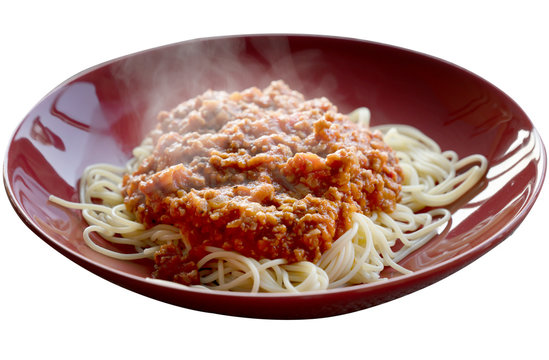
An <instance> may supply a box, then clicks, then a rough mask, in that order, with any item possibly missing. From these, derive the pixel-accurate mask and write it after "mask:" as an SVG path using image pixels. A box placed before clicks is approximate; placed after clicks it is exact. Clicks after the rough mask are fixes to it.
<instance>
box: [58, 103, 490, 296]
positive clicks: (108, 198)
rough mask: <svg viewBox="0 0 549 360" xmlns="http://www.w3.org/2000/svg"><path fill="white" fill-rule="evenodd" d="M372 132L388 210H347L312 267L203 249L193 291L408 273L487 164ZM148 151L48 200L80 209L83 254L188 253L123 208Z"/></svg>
mask: <svg viewBox="0 0 549 360" xmlns="http://www.w3.org/2000/svg"><path fill="white" fill-rule="evenodd" d="M348 118H349V120H350V121H352V122H355V123H358V124H359V125H361V126H362V127H365V128H369V120H370V112H369V110H368V109H366V108H361V109H357V110H356V111H354V112H353V113H351V114H350V115H349V117H348ZM372 130H378V131H380V132H381V133H382V134H383V135H382V139H383V141H384V142H385V144H387V145H388V146H389V147H390V148H391V149H392V150H393V151H394V152H395V154H396V157H397V158H398V165H399V166H400V168H401V169H402V185H401V190H400V197H399V201H398V203H396V204H395V206H394V209H393V210H392V211H384V210H383V209H381V208H374V209H373V210H372V211H371V212H370V213H368V214H362V213H360V212H358V211H356V212H353V213H352V214H351V216H350V219H349V220H350V226H349V228H348V229H347V230H346V231H345V232H343V233H342V234H341V235H340V236H339V237H337V239H336V240H335V241H333V243H331V245H330V246H329V248H328V249H327V250H326V251H323V252H322V253H321V254H320V256H319V257H318V259H315V261H310V260H308V259H303V260H301V261H289V259H288V258H284V257H280V258H265V257H263V258H259V259H256V258H254V257H251V256H246V255H244V254H242V253H239V252H238V251H234V250H227V249H224V248H222V247H219V246H212V245H207V244H206V246H204V248H203V249H202V252H203V256H202V257H200V259H199V260H198V261H197V263H196V264H195V265H196V269H197V273H196V275H197V277H198V279H199V282H200V284H199V285H193V286H200V287H205V288H208V289H212V290H230V291H246V292H305V291H313V290H325V289H331V288H338V287H344V286H350V285H355V284H363V283H370V282H374V281H378V280H380V278H381V277H380V273H381V271H382V270H383V269H384V268H385V267H387V266H389V267H392V268H393V269H395V270H396V271H398V272H400V273H402V274H407V273H409V272H410V271H409V270H408V269H405V268H404V267H402V266H400V265H399V264H398V263H399V261H401V260H402V259H403V258H404V257H406V256H407V255H408V254H410V253H412V252H413V251H415V250H417V249H418V248H420V247H421V246H423V245H424V244H426V243H427V242H428V241H429V240H431V239H432V238H433V237H434V236H436V235H437V231H438V230H439V229H440V228H441V227H442V226H444V225H445V224H447V223H448V221H449V219H450V216H451V214H450V212H449V211H448V210H447V209H444V208H443V207H444V206H446V205H449V204H451V203H452V202H454V201H456V200H457V199H458V198H460V197H461V196H463V195H464V194H465V193H466V192H468V191H469V190H470V189H471V188H472V187H473V186H474V185H475V184H476V183H477V182H478V181H479V180H480V179H481V178H482V177H483V176H484V174H485V172H486V169H487V160H486V159H485V158H484V157H483V156H481V155H471V156H468V157H465V158H463V159H459V157H458V156H457V154H456V153H455V152H453V151H444V152H443V151H441V149H440V147H439V146H438V145H437V144H436V143H435V142H434V141H433V140H432V139H430V138H428V137H427V136H426V135H424V134H423V133H421V132H420V131H419V130H417V129H415V128H412V127H409V126H403V125H394V126H393V125H384V126H381V127H377V128H372ZM153 151H154V140H153V139H151V138H150V137H149V138H147V139H145V140H144V142H143V143H142V144H141V145H140V146H138V147H137V148H135V149H134V151H133V155H134V157H133V158H132V159H131V160H130V161H129V162H128V164H127V165H126V167H125V168H121V167H115V166H112V165H108V164H96V165H92V166H90V167H88V168H87V169H86V170H85V171H84V174H83V176H82V178H81V181H80V203H72V202H67V201H65V200H62V199H60V198H57V197H55V196H51V197H50V200H51V201H52V202H54V203H57V204H59V205H61V206H64V207H67V208H72V209H78V210H81V211H82V215H83V217H84V219H85V221H86V222H87V223H88V227H87V228H86V229H85V230H84V233H83V237H84V241H85V242H86V244H87V245H88V246H89V247H90V248H92V249H94V250H95V251H97V252H100V253H102V254H104V255H107V256H110V257H114V258H117V259H122V260H134V259H141V258H150V259H153V258H154V257H155V254H158V253H159V252H161V251H163V249H165V246H166V245H167V244H177V245H178V247H177V248H178V249H183V250H182V251H183V252H189V251H191V250H192V249H193V244H192V241H191V240H192V239H189V236H188V235H187V234H185V233H184V232H182V231H181V229H180V227H176V226H174V225H168V224H157V225H154V226H146V225H145V224H143V222H140V221H138V219H137V217H136V214H135V212H132V211H129V210H128V206H127V204H125V196H124V190H123V189H124V187H123V183H124V177H125V176H127V174H133V173H136V171H137V170H138V169H139V167H140V166H143V165H142V164H143V162H146V159H148V158H149V157H150V155H151V154H152V153H153ZM126 195H127V194H126ZM425 208H430V210H428V211H425ZM94 233H95V234H97V235H100V236H101V237H103V238H104V239H106V240H108V241H109V242H111V243H113V244H124V245H132V246H133V247H134V248H135V252H134V253H130V254H127V253H122V252H119V251H113V250H109V249H106V248H104V247H101V246H99V245H97V243H96V242H95V241H94V239H93V237H94V235H93V234H94ZM189 273H190V272H189ZM183 280H185V279H183ZM152 281H164V280H158V279H153V280H152ZM178 286H179V285H178Z"/></svg>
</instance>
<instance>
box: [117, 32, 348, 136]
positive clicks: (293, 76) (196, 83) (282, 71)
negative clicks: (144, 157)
mask: <svg viewBox="0 0 549 360" xmlns="http://www.w3.org/2000/svg"><path fill="white" fill-rule="evenodd" d="M323 56H326V55H325V54H323V53H322V51H321V50H319V49H314V48H307V47H306V46H305V47H303V49H301V50H296V49H292V48H291V44H290V41H289V39H288V38H287V37H285V36H260V37H253V36H252V37H228V38H212V39H198V40H192V41H188V42H183V43H179V44H174V45H168V46H165V47H161V48H158V49H153V50H149V51H145V52H142V53H138V54H134V55H131V56H128V57H126V58H123V59H122V60H121V61H119V62H117V63H115V64H114V65H113V66H112V67H111V73H112V77H113V82H114V85H115V88H116V91H118V92H119V94H120V97H121V99H122V103H123V104H124V106H126V107H127V109H128V111H130V112H132V116H131V117H133V118H134V119H135V123H134V126H135V125H137V124H139V126H140V127H141V128H140V129H139V131H137V133H139V134H141V137H144V135H145V134H146V133H147V132H148V131H149V130H150V129H152V128H153V127H154V125H155V124H156V116H157V114H158V113H159V112H160V111H161V110H168V111H169V110H171V109H173V108H174V107H176V106H177V105H178V104H179V103H181V102H183V101H185V100H188V99H190V98H194V97H196V96H197V95H200V94H202V93H203V92H205V91H206V90H208V89H212V90H225V91H228V92H231V91H240V90H243V89H246V88H249V87H251V86H257V87H259V88H264V87H266V86H267V85H268V84H269V83H270V82H271V81H273V80H279V79H280V80H284V81H285V82H286V83H287V84H288V85H289V86H290V87H291V88H292V89H295V90H298V91H300V92H302V93H304V95H305V97H306V98H312V97H320V96H326V94H329V93H332V92H333V91H334V90H335V89H336V88H337V86H338V82H337V79H336V77H335V76H334V75H332V73H331V72H330V71H329V70H330V69H326V61H325V60H322V57H323ZM136 145H137V144H136Z"/></svg>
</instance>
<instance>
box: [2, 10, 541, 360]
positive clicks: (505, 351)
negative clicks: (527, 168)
mask: <svg viewBox="0 0 549 360" xmlns="http://www.w3.org/2000/svg"><path fill="white" fill-rule="evenodd" d="M179 3H184V1H181V2H177V3H176V2H174V3H168V2H163V1H148V2H139V1H134V2H131V3H130V2H128V3H124V2H115V1H88V2H77V1H71V2H69V1H66V2H60V1H43V2H38V1H36V2H28V1H17V2H16V1H4V2H2V5H0V39H1V50H0V51H1V56H0V110H1V115H0V116H1V120H0V126H1V130H0V148H1V149H2V151H3V152H5V150H6V149H7V145H8V142H9V140H10V137H11V134H12V132H13V131H14V130H15V128H16V126H17V124H18V123H19V121H20V120H21V119H23V117H24V116H25V115H26V113H27V112H28V111H29V110H30V109H31V108H32V107H33V106H34V105H35V104H36V103H37V102H38V101H39V100H40V99H41V98H42V96H44V95H45V94H46V93H47V92H49V91H50V90H51V89H53V88H54V87H55V86H57V85H58V84H59V83H61V82H62V81H64V80H65V79H66V78H68V77H70V76H72V75H74V74H76V73H78V72H80V71H81V70H84V69H86V68H88V67H90V66H93V65H96V64H97V63H100V62H104V61H107V60H110V59H112V58H115V57H118V56H122V55H125V54H128V53H132V52H135V51H139V50H144V49H148V48H151V47H156V46H159V45H163V44H168V43H172V42H177V41H182V40H186V39H192V38H197V37H206V36H214V35H225V34H242V33H272V32H286V33H288V32H289V33H310V34H329V35H339V36H349V37H356V38H362V39H367V40H374V41H378V42H383V43H388V44H392V45H397V46H401V47H405V48H409V49H413V50H417V51H420V52H424V53H428V54H431V55H434V56H437V57H440V58H443V59H446V60H448V61H450V62H453V63H455V64H458V65H460V66H462V67H465V68H467V69H469V70H471V71H473V72H474V73H476V74H478V75H480V76H482V77H483V78H485V79H487V80H488V81H490V82H492V83H493V84H495V85H496V86H497V87H499V88H500V89H502V90H503V91H504V92H506V93H507V94H508V95H510V96H511V97H512V98H513V99H514V100H515V101H516V102H517V103H518V104H519V105H520V106H521V107H522V108H523V109H524V110H525V112H526V113H527V114H528V116H529V117H530V118H531V119H532V121H533V123H534V124H535V126H536V127H537V128H538V129H539V131H540V133H541V136H542V138H544V139H545V140H546V141H549V109H548V106H547V104H548V102H549V91H548V83H549V72H548V70H547V69H548V64H549V52H548V47H549V45H548V43H549V41H548V34H549V26H548V23H549V22H548V20H547V12H546V11H544V8H543V7H542V6H541V5H537V4H542V1H540V2H539V3H535V2H529V1H514V2H502V1H497V2H495V1H494V2H492V3H490V2H481V1H478V2H477V1H475V2H473V1H456V2H452V4H451V5H443V3H444V4H447V2H440V3H439V2H431V3H428V2H423V1H410V2H398V1H396V2H395V1H391V2H385V3H386V4H387V5H381V3H384V2H383V1H375V2H360V1H343V0H337V1H336V0H333V1H330V2H324V1H317V2H314V5H313V3H312V2H311V3H310V4H305V2H303V4H301V3H299V2H298V1H297V0H294V1H267V2H264V4H262V3H261V2H260V1H249V2H242V1H235V0H233V1H224V2H222V1H211V0H204V1H200V2H199V1H193V2H188V4H185V5H176V4H179ZM359 3H361V4H362V5H358V4H359ZM76 4H83V5H76ZM3 156H4V155H3ZM548 191H549V190H548V189H546V188H545V189H543V191H542V193H541V195H540V197H539V199H538V201H537V203H536V204H535V206H534V208H533V209H532V211H531V213H530V215H529V216H528V217H527V218H526V220H525V221H524V222H523V224H522V225H521V226H520V227H519V228H518V230H517V231H516V232H515V233H514V234H513V235H512V236H511V237H510V238H508V239H507V240H505V241H504V242H503V243H502V244H501V245H499V246H498V247H496V248H495V249H494V250H492V251H491V252H489V253H488V254H486V255H485V256H483V257H482V258H480V259H479V260H477V261H476V262H474V263H473V264H472V265H470V266H468V267H467V268H465V269H463V270H462V271H459V272H457V273H456V274H454V275H452V276H450V277H448V278H446V279H445V280H443V281H441V282H439V283H437V284H435V285H432V286H430V287H428V288H426V289H423V290H420V291H418V292H416V293H414V294H411V295H408V296H405V297H403V298H400V299H398V300H395V301H392V302H390V303H386V304H383V305H380V306H377V307H375V308H371V309H368V310H364V311H360V312H356V313H352V314H347V315H343V316H338V317H332V318H327V319H317V320H304V321H268V320H256V319H244V318H234V317H228V316H222V315H215V314H208V313H201V312H197V311H192V310H187V309H183V308H178V307H175V306H172V305H167V304H164V303H161V302H158V301H155V300H151V299H149V298H146V297H144V296H141V295H138V294H135V293H132V292H130V291H128V290H125V289H123V288H121V287H118V286H116V285H113V284H111V283H109V282H107V281H106V280H103V279H102V278H99V277H97V276H95V275H93V274H92V273H90V272H88V271H86V270H84V269H82V268H80V267H79V266H77V265H76V264H74V263H72V262H71V261H69V260H67V259H66V258H64V257H63V256H62V255H60V254H59V253H57V252H56V251H55V250H53V249H52V248H50V247H49V246H48V245H46V244H45V243H44V242H43V241H42V240H40V239H39V238H38V237H37V236H35V235H34V234H33V233H32V232H31V231H30V230H28V229H27V228H26V227H25V226H24V224H23V223H22V222H21V221H20V220H19V218H18V217H17V216H16V215H15V212H14V211H13V210H12V209H11V206H10V204H9V202H8V199H7V198H6V194H5V192H4V191H2V192H1V194H0V211H1V217H0V219H1V222H2V228H3V229H4V232H3V235H2V236H1V238H0V241H1V242H2V250H3V251H2V256H1V260H0V279H1V287H0V289H1V290H0V292H1V295H0V303H1V306H0V332H1V335H0V358H2V359H23V358H56V359H80V358H99V357H101V358H114V357H115V356H118V357H121V356H123V357H124V358H130V357H131V358H152V357H154V358H160V355H163V356H169V357H170V358H171V357H172V356H177V358H183V357H187V358H188V357H191V356H192V357H193V358H195V357H196V358H198V357H200V358H208V359H212V358H221V357H225V356H229V357H230V358H232V357H234V356H236V355H238V354H240V355H242V356H244V357H252V356H253V357H254V358H267V359H269V358H280V357H281V356H283V357H288V356H291V357H292V358H294V357H298V356H300V357H306V358H328V357H331V358H333V357H336V358H339V359H343V358H347V357H350V356H352V355H355V356H359V357H360V358H363V359H368V358H377V357H384V358H397V357H400V358H424V359H431V358H445V359H453V358H464V357H466V356H470V357H471V358H480V357H481V356H490V358H498V357H500V356H503V355H505V356H509V357H511V356H513V357H515V358H516V357H518V356H520V357H521V358H546V356H547V355H548V352H549V351H548V348H547V341H548V340H547V335H548V333H549V331H548V326H547V322H548V321H549V296H548V295H547V293H548V292H547V289H548V287H549V286H548V284H549V281H548V279H547V278H548V275H549V271H548V270H547V269H548V267H547V266H546V264H545V262H546V261H547V254H548V253H549V245H548V241H549V239H547V231H546V228H545V226H546V224H547V221H548V217H547V214H548V210H549V206H548V199H549V195H548ZM6 231H7V232H6ZM21 258H23V259H24V260H21ZM157 355H158V357H157Z"/></svg>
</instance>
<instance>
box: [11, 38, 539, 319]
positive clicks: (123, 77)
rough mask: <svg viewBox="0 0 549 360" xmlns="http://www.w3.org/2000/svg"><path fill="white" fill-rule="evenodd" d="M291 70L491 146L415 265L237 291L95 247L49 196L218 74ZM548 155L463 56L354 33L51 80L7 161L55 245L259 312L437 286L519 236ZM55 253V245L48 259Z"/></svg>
mask: <svg viewBox="0 0 549 360" xmlns="http://www.w3.org/2000/svg"><path fill="white" fill-rule="evenodd" d="M276 79H283V80H285V81H286V82H287V83H288V84H289V85H290V87H292V88H294V89H296V90H298V91H300V92H302V93H304V95H305V97H306V98H312V97H318V96H326V97H328V98H329V99H330V100H331V101H332V102H333V103H334V104H336V105H338V107H339V110H340V111H341V112H349V111H351V110H352V109H354V108H357V107H360V106H367V107H369V108H370V110H371V111H372V123H373V125H376V124H385V123H400V124H409V125H413V126H415V127H417V128H419V129H421V130H422V131H423V132H425V133H426V134H427V135H429V136H431V137H432V138H433V139H434V140H436V141H437V142H438V143H439V144H440V145H441V147H442V148H443V150H449V149H452V150H455V151H456V152H457V153H458V154H459V155H460V156H466V155H469V154H472V153H481V154H483V155H484V156H486V157H487V159H488V161H489V170H488V173H487V176H486V179H485V180H484V181H482V183H480V184H479V185H478V186H477V188H475V190H474V191H473V192H472V193H471V194H470V195H467V196H466V197H465V198H463V199H460V200H459V201H458V202H456V203H455V204H452V205H451V206H450V209H451V210H452V212H453V218H452V220H451V223H450V225H449V226H447V227H446V228H445V229H444V230H443V231H441V234H440V235H439V236H437V237H436V238H434V239H433V240H432V241H431V242H430V243H428V244H427V245H426V246H425V247H423V248H422V249H420V250H419V251H417V252H416V253H414V254H412V255H410V256H409V257H408V258H406V259H404V260H403V261H402V262H401V264H402V265H404V266H405V267H407V268H409V269H411V270H414V273H412V274H410V275H406V276H394V274H393V273H392V272H391V271H386V273H385V274H386V275H387V276H388V277H389V280H387V281H383V282H378V283H374V284H368V285H359V286H354V287H349V288H344V289H336V290H329V291H325V292H314V293H307V294H297V295H287V294H239V293H224V292H211V291H204V290H196V289H182V288H177V287H170V286H164V285H159V284H156V283H151V282H147V281H145V277H146V276H147V275H148V274H150V272H151V269H152V264H151V263H150V262H148V261H136V262H128V261H121V260H116V259H111V258H109V257H106V256H103V255H101V254H98V253H95V252H94V251H92V250H91V249H89V248H88V247H87V246H86V245H85V244H84V242H83V239H82V230H83V228H84V227H85V225H86V224H85V222H84V221H83V220H82V217H81V216H80V214H79V212H77V211H73V210H67V209H63V208H60V207H59V206H56V205H54V204H51V203H49V202H48V196H49V195H50V194H54V195H57V196H59V197H62V198H64V199H67V200H72V201H78V193H77V185H78V180H79V178H80V175H81V174H82V171H83V169H84V168H85V167H86V166H88V165H90V164H93V163H97V162H107V163H112V164H118V165H122V164H124V163H125V162H126V161H127V160H128V159H129V158H130V156H131V150H132V148H133V147H134V146H136V145H137V144H138V143H139V142H140V141H141V139H142V138H143V137H144V135H145V134H146V133H147V132H148V130H149V129H150V128H152V127H153V126H154V123H155V116H156V113H158V111H160V110H168V109H171V108H172V107H174V106H175V105H177V104H178V103H179V102H181V101H183V100H186V99H188V98H191V97H194V96H196V95H198V94H201V93H202V92H204V91H205V90H207V89H209V88H213V89H219V90H228V91H231V90H242V89H244V88H247V87H250V86H258V87H260V88H263V87H265V86H267V85H268V84H269V82H270V81H271V80H276ZM545 169H546V155H545V149H544V147H543V143H542V141H541V139H540V137H539V135H538V133H537V131H536V130H535V128H534V127H533V125H532V123H531V121H530V120H529V119H528V117H527V116H526V115H525V114H524V112H523V111H522V110H521V109H520V107H519V106H518V105H517V104H516V103H515V102H514V101H513V100H511V99H510V98H509V97H508V96H507V95H505V94H504V93H502V92H501V91H500V90H498V89H497V88H495V87H494V86H492V85H491V84H489V83H488V82H486V81H485V80H483V79H481V78H479V77H478V76H476V75H474V74H472V73H470V72H468V71H466V70H464V69H461V68H459V67H457V66H455V65H452V64H449V63H447V62H444V61H442V60H440V59H436V58H433V57H430V56H427V55H424V54H419V53H416V52H412V51H409V50H404V49H400V48H395V47H391V46H387V45H382V44H377V43H371V42H366V41H359V40H353V39H343V38H331V37H318V36H286V35H267V36H262V35H259V36H236V37H223V38H210V39H199V40H193V41H187V42H183V43H178V44H173V45H169V46H164V47H160V48H156V49H152V50H147V51H144V52H140V53H137V54H133V55H129V56H126V57H123V58H120V59H116V60H113V61H110V62H108V63H105V64H101V65H98V66H96V67H94V68H92V69H89V70H86V71H84V72H82V73H80V74H78V75H77V76H75V77H73V78H71V79H69V80H67V81H65V82H64V83H63V84H61V85H60V86H58V87H57V88H56V89H54V90H53V91H52V92H51V93H49V94H48V95H47V96H46V97H45V98H44V99H43V100H42V101H41V102H40V103H39V104H37V105H36V106H35V108H34V109H32V110H31V111H30V113H29V114H28V115H27V117H26V118H25V119H24V120H23V121H22V123H21V124H20V126H19V127H18V128H17V129H16V131H15V133H14V136H13V138H12V141H11V144H10V146H9V148H8V152H7V154H6V158H5V162H4V183H5V187H6V191H7V193H8V196H9V198H10V200H11V202H12V205H13V207H14V209H15V210H16V211H17V213H18V214H19V216H20V217H21V219H22V220H23V221H24V222H25V223H26V224H27V225H28V226H29V228H30V229H31V230H33V231H34V232H35V233H36V234H37V235H38V236H40V237H41V238H42V239H44V240H45V241H46V242H47V243H48V244H50V245H51V246H52V247H54V248H55V249H56V250H58V251H59V252H61V253H62V254H64V255H65V256H67V257H68V258H70V259H71V260H73V261H74V262H76V263H78V264H79V265H81V266H83V267H85V268H86V269H88V270H90V271H92V272H94V273H95V274H97V275H99V276H102V277H104V278H106V279H108V280H110V281H112V282H114V283H116V284H119V285H121V286H124V287H126V288H128V289H130V290H133V291H136V292H138V293H141V294H144V295H147V296H150V297H152V298H155V299H158V300H161V301H165V302H168V303H172V304H175V305H179V306H184V307H187V308H191V309H197V310H202V311H209V312H216V313H223V314H229V315H237V316H247V317H260V318H312V317H324V316H332V315H337V314H342V313H347V312H351V311H356V310H360V309H364V308H367V307H370V306H374V305H377V304H380V303H383V302H386V301H389V300H392V299H395V298H398V297H400V296H403V295H406V294H408V293H411V292H413V291H415V290H418V289H421V288H423V287H425V286H428V285H430V284H432V283H434V282H436V281H438V280H440V279H442V278H444V277H446V276H448V275H449V274H451V273H453V272H455V271H457V270H459V269H460V268H462V267H464V266H466V265H467V264H469V263H470V262H472V261H474V260H475V259H477V258H478V257H480V256H481V255H483V254H484V253H486V252H487V251H489V250H490V249H492V248H493V247H494V246H496V245H497V244H498V243H500V242H501V241H503V240H504V239H505V238H506V237H507V236H509V235H510V234H511V233H512V232H513V231H514V230H515V229H516V227H517V226H518V225H519V224H520V223H521V222H522V220H523V219H524V217H525V216H526V215H527V213H528V212H529V210H530V208H531V207H532V205H533V203H534V201H535V199H536V198H537V196H538V194H539V191H540V189H541V185H542V183H543V179H544V176H545ZM44 263H47V259H44Z"/></svg>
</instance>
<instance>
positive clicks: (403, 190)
mask: <svg viewBox="0 0 549 360" xmlns="http://www.w3.org/2000/svg"><path fill="white" fill-rule="evenodd" d="M369 121H370V113H369V110H368V109H366V108H360V109H357V110H355V111H354V112H353V113H351V114H349V115H345V114H341V113H339V112H338V110H337V107H336V106H335V105H333V104H332V103H331V102H330V101H329V100H328V99H326V98H316V99H309V100H307V99H305V98H304V96H303V95H302V94H300V93H299V92H297V91H295V90H292V89H290V88H289V87H288V85H286V84H285V83H284V82H283V81H274V82H272V83H271V84H270V85H269V86H268V87H267V88H265V89H264V90H260V89H258V88H255V87H252V88H249V89H246V90H243V91H241V92H233V93H228V92H225V91H212V90H209V91H207V92H205V93H204V94H202V95H199V96H197V97H195V98H193V99H190V100H187V101H185V102H183V103H181V104H180V105H178V106H177V107H176V108H174V109H173V110H172V111H170V112H165V111H163V112H161V113H160V114H159V115H158V123H157V126H156V127H155V128H154V129H153V130H152V131H151V132H150V133H149V135H148V136H147V137H146V138H145V139H144V141H143V142H142V144H141V145H140V146H138V147H137V148H135V149H134V151H133V158H132V159H131V160H130V161H129V162H128V164H127V166H126V168H118V167H115V166H112V165H108V164H96V165H92V166H90V167H89V168H87V169H86V170H85V172H84V174H83V176H82V179H81V182H80V200H81V202H80V203H71V202H67V201H64V200H62V199H59V198H57V197H55V196H51V197H50V200H51V201H53V202H55V203H58V204H60V205H62V206H65V207H69V208H74V209H80V210H82V215H83V217H84V219H85V220H86V222H87V223H88V224H89V226H88V227H87V228H86V229H85V231H84V234H83V236H84V240H85V241H86V243H87V244H88V245H89V246H90V247H91V248H92V249H94V250H96V251H98V252H100V253H103V254H105V255H107V256H112V257H115V258H119V259H125V260H132V259H140V258H150V259H151V260H152V261H154V271H153V272H152V274H151V279H154V280H152V281H170V282H173V283H178V284H181V285H184V286H201V287H206V288H210V289H215V290H232V291H247V292H302V291H311V290H323V289H328V288H336V287H342V286H349V285H354V284H363V283H369V282H373V281H377V280H379V279H380V273H381V271H382V270H383V269H384V268H385V267H386V266H390V267H392V268H394V269H395V270H397V271H399V272H400V273H403V274H406V273H408V272H409V270H407V269H405V268H403V267H402V266H400V265H398V262H399V261H400V260H401V259H403V258H404V257H405V256H407V255H408V254H410V253H411V252H413V251H414V250H416V249H418V248H419V247H421V246H422V245H424V244H425V243H426V242H428V241H429V240H430V239H432V238H433V237H434V236H435V235H437V231H438V230H439V229H440V228H441V227H443V226H444V225H445V224H446V223H447V222H448V220H449V219H450V216H451V214H450V212H449V211H448V210H446V209H444V206H446V205H448V204H450V203H452V202H454V201H455V200H457V199H458V198H459V197H461V196H462V195H464V194H465V193H466V192H467V191H469V190H470V189H471V188H472V187H473V186H474V185H475V184H476V183H477V182H478V181H479V180H480V179H481V178H482V177H483V176H484V173H485V172H486V168H487V161H486V159H485V158H484V157H483V156H481V155H470V156H468V157H466V158H463V159H459V158H458V156H457V154H456V153H455V152H452V151H445V152H442V151H441V149H440V147H439V146H438V145H437V144H436V143H435V142H434V141H433V140H431V139H430V138H428V137H427V136H425V135H424V134H423V133H421V132H420V131H419V130H417V129H415V128H412V127H408V126H398V125H395V126H383V127H380V128H378V129H373V128H371V127H370V126H369ZM426 208H427V209H429V210H428V211H426ZM97 235H100V236H101V237H103V238H104V239H106V240H108V241H110V242H112V243H114V244H129V245H133V247H134V248H135V252H133V253H125V252H118V251H112V250H108V249H106V248H104V247H101V246H99V245H97V243H96V242H95V241H94V239H93V237H94V236H97Z"/></svg>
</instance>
